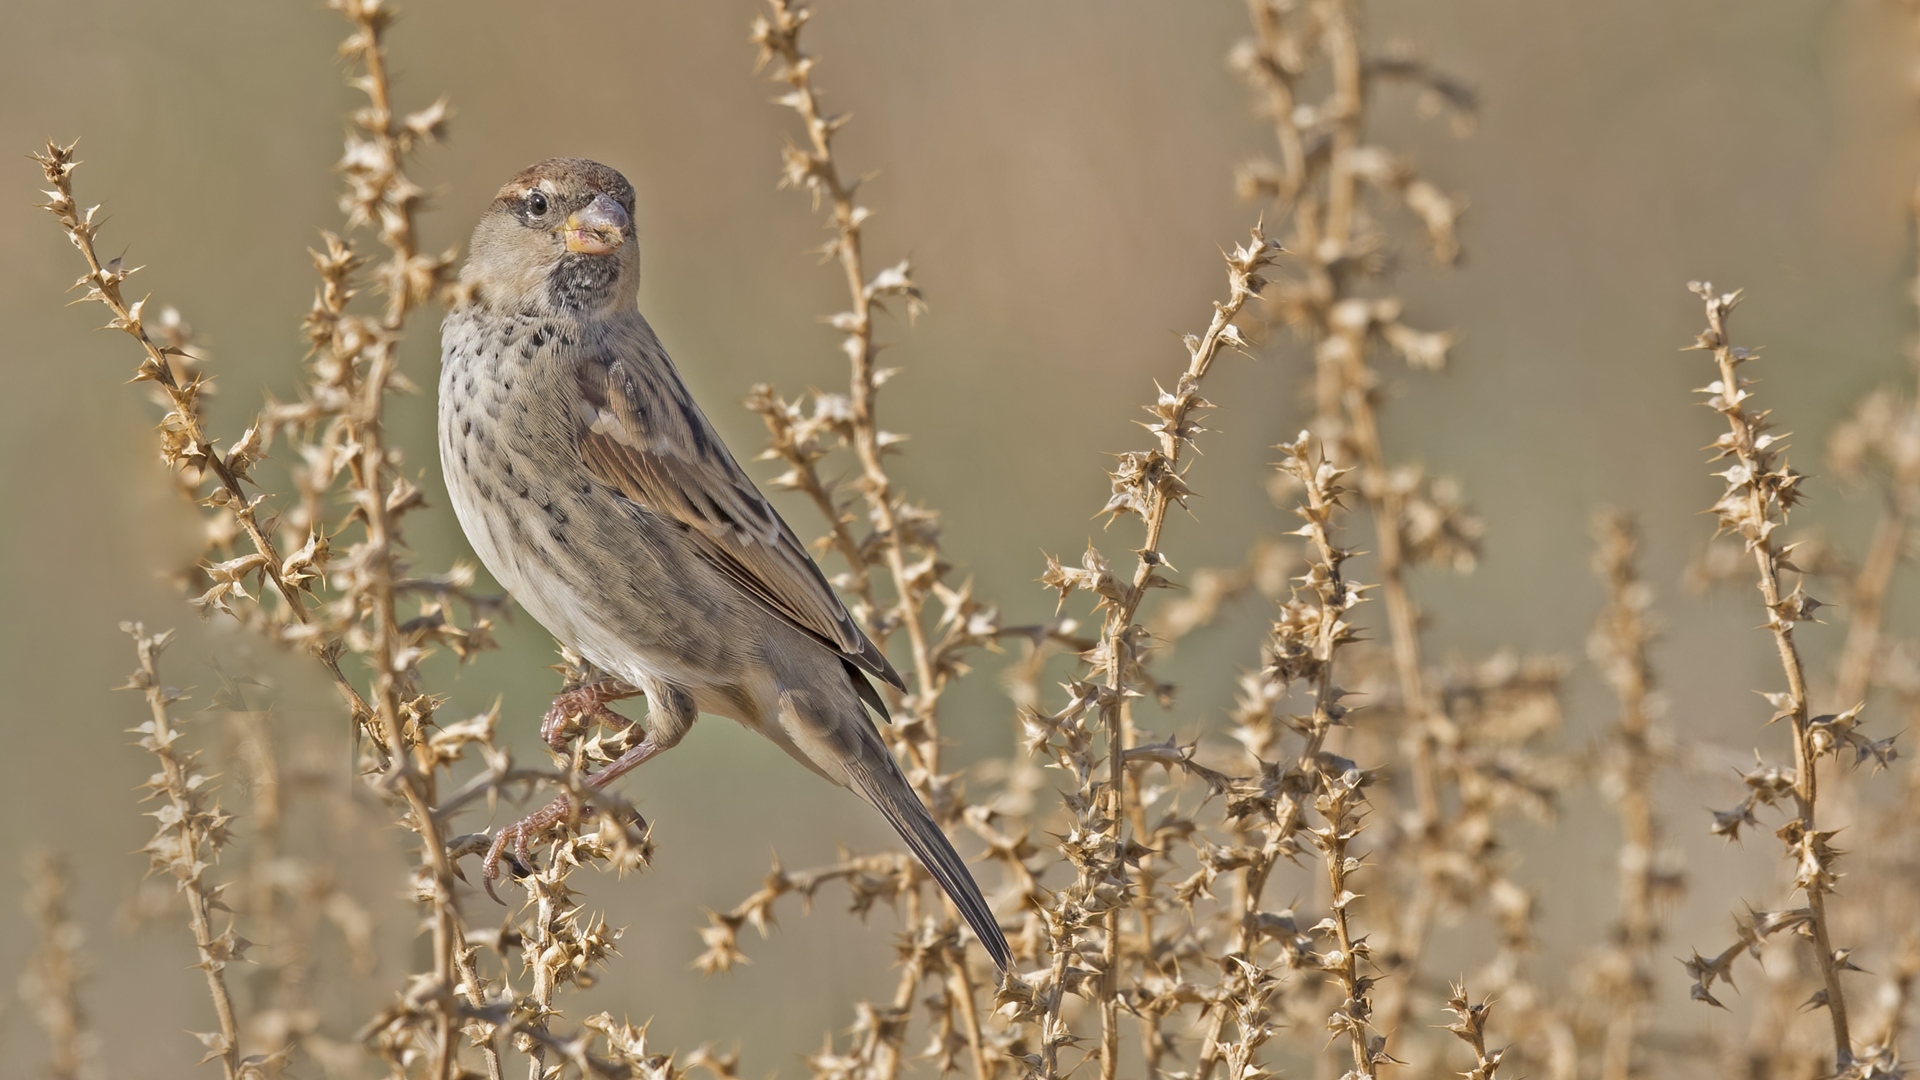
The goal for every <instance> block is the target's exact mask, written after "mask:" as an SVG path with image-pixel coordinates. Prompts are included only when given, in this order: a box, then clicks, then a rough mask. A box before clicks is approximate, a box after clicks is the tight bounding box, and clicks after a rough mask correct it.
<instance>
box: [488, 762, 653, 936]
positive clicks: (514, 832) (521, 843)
mask: <svg viewBox="0 0 1920 1080" xmlns="http://www.w3.org/2000/svg"><path fill="white" fill-rule="evenodd" d="M675 741H676V742H677V741H678V740H675ZM672 745H673V744H672V743H671V742H667V741H666V740H663V739H658V738H655V737H654V736H653V735H651V734H649V735H647V736H646V737H645V738H643V739H641V740H640V744H639V745H638V746H635V747H633V748H632V749H630V750H628V751H627V752H626V753H624V754H621V755H620V756H619V757H617V758H615V759H613V760H612V761H610V762H608V763H607V765H606V767H605V768H603V769H601V770H600V771H599V772H597V773H594V774H593V775H592V776H589V777H586V778H585V779H586V783H587V786H588V787H590V788H593V789H595V790H598V789H600V788H603V787H606V786H607V785H608V784H610V783H612V782H614V781H615V780H618V779H619V778H620V777H622V776H625V775H626V774H627V773H629V772H631V771H633V770H634V769H635V768H637V767H638V766H639V765H640V764H641V763H642V762H644V761H646V760H647V759H649V758H652V757H654V756H656V755H658V754H659V753H660V752H661V751H663V750H666V749H667V748H668V747H670V746H672ZM573 816H574V806H573V800H572V799H571V798H570V797H568V796H566V795H562V796H560V797H559V798H557V799H555V800H553V801H552V802H550V803H548V804H547V805H545V806H543V807H541V808H540V809H539V810H537V811H535V812H534V813H531V814H528V815H527V816H526V817H523V818H521V819H520V820H519V821H516V822H514V823H513V824H511V825H509V826H507V827H506V828H504V829H501V830H500V832H499V833H498V834H497V835H495V836H494V838H493V845H492V846H491V847H489V848H487V857H486V859H485V860H484V861H483V862H481V864H480V877H481V880H482V881H483V882H485V883H486V889H487V895H488V896H491V897H493V899H494V901H495V902H496V903H503V902H504V901H501V900H500V897H499V895H498V894H496V893H495V892H494V891H493V882H494V879H496V878H498V877H499V876H500V857H501V856H502V855H503V854H504V853H505V852H506V848H507V845H508V844H509V843H511V844H512V845H513V853H514V854H513V861H514V862H515V863H516V864H518V865H519V866H520V867H521V868H522V869H526V868H530V867H532V865H533V855H532V853H531V852H530V851H529V850H528V843H529V841H531V840H532V839H534V838H536V837H538V836H540V835H541V834H542V833H545V832H546V831H547V830H548V829H551V828H553V827H554V826H555V825H558V824H560V823H561V822H563V821H566V820H568V819H569V818H571V817H573Z"/></svg>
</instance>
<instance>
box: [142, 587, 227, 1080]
mask: <svg viewBox="0 0 1920 1080" xmlns="http://www.w3.org/2000/svg"><path fill="white" fill-rule="evenodd" d="M121 628H122V629H123V630H125V631H126V632H127V633H128V634H130V635H132V637H133V643H134V651H135V653H136V654H137V655H138V656H139V658H140V667H139V668H138V669H137V670H136V671H135V672H134V673H133V676H132V678H130V679H129V680H128V681H127V688H128V689H131V690H139V691H140V692H141V693H142V694H143V695H144V696H145V697H146V701H147V714H148V715H147V721H146V723H144V724H141V725H140V726H139V727H138V728H136V729H134V730H135V731H136V732H137V733H138V734H139V735H140V745H141V746H142V747H143V748H145V749H146V750H147V751H148V752H149V753H151V754H153V756H154V757H155V758H156V759H157V760H158V761H159V763H160V772H159V774H158V775H156V776H154V777H153V779H151V780H149V781H147V785H146V786H147V787H148V788H151V789H152V790H153V791H154V793H155V795H156V796H164V797H165V799H166V805H165V806H164V807H163V808H162V809H161V810H160V811H158V812H157V813H156V814H155V815H154V816H155V817H157V818H159V820H160V828H159V830H158V832H156V833H155V835H154V838H153V839H152V840H151V841H149V842H148V844H147V848H146V850H147V852H148V854H149V855H150V856H151V858H152V860H153V866H154V869H156V870H165V871H167V872H168V873H170V874H172V875H173V877H174V881H175V884H176V885H177V886H178V887H179V889H180V891H181V892H182V893H184V894H185V896H186V900H187V923H188V926H189V927H190V928H191V929H192V931H193V944H194V948H195V949H196V950H197V955H198V956H199V963H198V964H196V965H195V966H197V967H198V968H200V970H201V972H202V973H204V974H205V975H206V979H207V993H208V995H209V996H210V997H211V998H212V999H213V1012H214V1016H215V1018H216V1019H217V1020H218V1022H219V1024H220V1030H219V1031H218V1032H210V1033H207V1034H203V1035H200V1036H199V1038H200V1040H201V1041H202V1042H204V1043H206V1045H207V1051H208V1053H207V1057H208V1058H209V1059H212V1058H218V1059H219V1060H220V1068H221V1071H222V1072H224V1073H225V1075H226V1077H227V1080H236V1078H237V1077H238V1076H239V1075H240V1071H241V1069H240V1021H239V1019H238V1017H237V1016H236V1015H235V1013H234V1008H233V995H232V994H231V993H229V992H228V990H227V977H226V967H227V963H228V962H229V961H230V960H234V959H237V958H238V957H239V956H240V954H241V953H242V952H243V951H244V950H245V949H246V947H247V944H248V943H247V942H246V941H245V940H244V939H242V938H240V937H239V936H238V935H236V934H235V933H234V932H233V930H232V929H231V928H229V929H228V930H227V931H226V932H225V933H220V934H216V933H214V930H213V906H214V902H215V900H216V898H217V897H218V895H219V891H220V890H219V887H218V886H215V885H214V884H212V883H211V882H209V881H207V880H206V876H205V875H206V870H207V868H208V865H209V863H210V861H211V860H212V859H214V858H217V857H218V855H219V851H220V848H221V846H222V845H223V844H224V843H225V841H226V829H227V821H228V818H227V815H225V814H223V813H221V812H220V808H219V806H218V805H211V804H210V803H209V800H208V795H207V790H206V787H205V785H206V777H204V776H202V775H199V774H197V773H194V772H193V771H192V770H193V766H194V757H195V755H193V754H191V753H188V752H183V751H181V750H179V749H177V748H176V747H175V746H174V743H175V742H176V741H178V739H179V738H180V733H179V731H178V730H177V729H176V728H175V727H174V724H173V716H172V712H171V709H172V705H173V703H174V702H175V701H178V700H180V697H181V694H180V691H178V690H176V689H174V688H173V687H170V686H167V685H166V684H165V683H163V682H162V681H161V679H160V652H161V650H163V649H165V648H166V647H167V643H168V642H169V641H170V640H171V639H172V637H173V633H172V631H168V632H166V633H162V634H154V635H149V634H148V633H147V632H146V628H145V627H143V626H141V625H140V624H139V623H123V624H122V625H121Z"/></svg>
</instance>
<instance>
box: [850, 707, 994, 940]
mask: <svg viewBox="0 0 1920 1080" xmlns="http://www.w3.org/2000/svg"><path fill="white" fill-rule="evenodd" d="M875 741H876V742H878V740H877V739H876V740H875ZM877 757H878V758H879V759H880V760H872V759H871V758H872V756H871V755H867V754H862V755H860V756H859V757H858V758H856V759H855V760H854V761H851V762H848V769H847V772H848V774H849V776H850V778H851V779H852V780H853V786H854V790H855V791H857V792H859V793H860V795H861V796H862V797H864V798H865V799H866V800H867V801H868V802H870V803H872V804H873V805H874V807H875V808H876V809H878V810H879V811H880V812H881V813H882V814H884V815H886V819H887V823H888V824H890V825H892V826H893V828H894V831H895V832H897V833H899V834H900V838H901V839H902V840H905V841H906V842H907V846H908V847H909V848H911V849H913V854H914V855H915V857H917V858H918V859H919V860H920V864H921V865H922V866H925V867H926V868H927V872H928V873H930V874H932V875H933V879H934V880H935V881H938V882H939V883H940V887H941V888H942V889H945V890H946V892H947V895H948V896H949V897H951V898H952V899H953V906H954V907H956V908H959V909H960V914H961V916H962V917H963V918H965V919H966V920H967V925H969V926H971V927H973V932H974V933H975V934H976V935H978V936H979V938H980V943H981V944H982V945H985V946H986V948H987V953H988V954H989V955H991V956H992V957H993V962H994V963H995V964H996V965H998V966H999V968H1000V970H1002V971H1006V970H1007V969H1008V968H1009V967H1010V966H1011V965H1012V964H1013V950H1012V949H1010V948H1008V947H1007V938H1006V935H1004V934H1002V933H1001V932H1000V923H999V921H998V920H997V919H995V918H994V917H993V911H992V909H990V908H989V907H987V900H986V897H984V896H982V895H980V886H979V885H978V884H976V883H975V882H974V880H973V875H972V874H971V873H970V872H968V870H967V864H966V863H965V862H963V861H962V860H961V858H960V853H959V852H957V851H955V850H953V845H952V844H950V843H948V842H947V836H946V834H945V833H943V832H941V831H940V826H939V824H937V823H936V822H935V821H934V820H933V815H932V814H929V813H928V812H927V808H926V805H925V804H923V803H922V802H921V801H920V796H919V795H918V794H916V793H915V792H914V790H913V786H912V785H910V784H908V783H907V779H906V777H904V776H902V775H900V767H899V766H898V765H896V764H894V761H893V755H891V754H889V753H887V752H886V750H885V749H884V748H882V749H880V750H879V753H878V755H877Z"/></svg>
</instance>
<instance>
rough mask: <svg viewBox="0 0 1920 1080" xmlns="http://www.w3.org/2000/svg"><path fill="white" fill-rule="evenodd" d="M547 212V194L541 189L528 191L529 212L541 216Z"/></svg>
mask: <svg viewBox="0 0 1920 1080" xmlns="http://www.w3.org/2000/svg"><path fill="white" fill-rule="evenodd" d="M546 212H547V196H546V195H545V193H543V192H539V191H530V192H528V193H527V213H529V214H532V215H533V216H534V217H540V216H542V215H544V214H545V213H546Z"/></svg>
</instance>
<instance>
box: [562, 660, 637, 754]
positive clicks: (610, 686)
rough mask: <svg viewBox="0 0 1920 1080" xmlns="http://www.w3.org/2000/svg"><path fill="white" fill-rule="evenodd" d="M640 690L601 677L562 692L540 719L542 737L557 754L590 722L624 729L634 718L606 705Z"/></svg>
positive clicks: (617, 680) (563, 751)
mask: <svg viewBox="0 0 1920 1080" xmlns="http://www.w3.org/2000/svg"><path fill="white" fill-rule="evenodd" d="M638 693H640V691H639V690H638V689H636V688H635V687H632V686H629V685H627V684H626V683H624V682H621V681H620V680H619V679H609V678H601V679H595V680H592V681H590V682H584V683H581V684H580V685H579V686H574V687H569V688H568V689H566V690H563V691H561V692H560V693H559V694H558V695H557V696H556V697H554V699H553V705H552V706H550V707H549V708H548V709H547V715H546V716H544V717H542V718H541V720H540V739H541V741H543V742H545V743H546V744H547V745H548V746H551V747H552V748H553V750H554V752H555V753H565V752H566V749H567V742H568V741H569V740H571V739H572V738H573V736H574V735H575V734H576V733H577V732H579V731H580V730H582V729H583V728H585V727H586V725H587V724H588V723H590V722H598V723H602V724H605V725H607V726H608V727H611V728H624V727H627V726H628V725H630V724H632V723H633V721H631V720H629V719H627V718H626V717H624V716H621V715H620V714H619V713H617V712H614V711H613V710H612V709H610V708H608V707H607V703H608V702H610V701H619V700H620V699H621V698H630V697H633V696H634V695H636V694H638Z"/></svg>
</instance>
